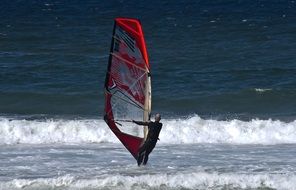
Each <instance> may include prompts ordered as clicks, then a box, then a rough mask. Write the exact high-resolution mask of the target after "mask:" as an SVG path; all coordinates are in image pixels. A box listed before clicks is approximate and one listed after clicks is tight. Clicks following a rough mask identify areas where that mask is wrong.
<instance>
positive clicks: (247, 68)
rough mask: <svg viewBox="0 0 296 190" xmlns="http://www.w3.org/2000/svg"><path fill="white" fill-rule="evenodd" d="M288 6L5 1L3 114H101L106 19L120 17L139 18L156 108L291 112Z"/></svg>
mask: <svg viewBox="0 0 296 190" xmlns="http://www.w3.org/2000/svg"><path fill="white" fill-rule="evenodd" d="M295 4H296V3H295V2H294V1H252V2H250V1H232V0H227V1H226V0H223V1H211V2H208V1H186V2H171V1H161V2H158V1H155V2H148V1H147V2H137V1H83V2H82V1H72V2H71V3H69V2H67V1H32V0H30V1H5V3H2V5H1V7H2V8H1V13H0V14H1V15H0V18H1V22H0V67H1V69H0V77H1V78H0V105H1V106H0V113H1V114H19V115H32V114H48V115H76V116H77V115H79V116H86V117H95V116H98V115H99V116H102V114H103V113H102V112H103V105H104V104H103V100H104V95H103V83H104V82H103V81H104V76H105V71H106V67H107V60H108V53H109V48H110V47H109V46H110V41H111V35H112V34H111V32H112V27H113V19H114V18H115V17H117V16H126V17H136V18H139V19H140V20H141V22H142V24H143V29H144V33H145V38H146V42H147V48H148V53H149V58H150V64H151V66H152V67H151V68H152V75H153V80H152V85H153V86H152V87H153V111H160V112H163V113H165V114H166V115H167V117H170V116H176V115H177V116H179V115H181V116H184V115H185V116H186V115H188V114H194V113H195V114H199V115H203V116H208V117H221V116H222V117H225V116H227V117H237V118H240V117H242V118H254V117H262V118H284V117H288V118H291V117H293V116H294V115H295V106H296V101H295V98H294V97H295V94H296V90H295V83H296V79H295V77H294V76H295V73H296V65H295V61H296V57H295V50H294V47H295V45H296V40H295V39H296V34H295V22H294V21H295V16H296V12H295V6H296V5H295ZM158 7H159V8H158Z"/></svg>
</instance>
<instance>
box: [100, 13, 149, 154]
mask: <svg viewBox="0 0 296 190" xmlns="http://www.w3.org/2000/svg"><path fill="white" fill-rule="evenodd" d="M150 112H151V80H150V65H149V62H148V54H147V50H146V45H145V40H144V35H143V31H142V26H141V23H140V21H139V20H137V19H133V18H116V19H115V22H114V28H113V36H112V42H111V50H110V55H109V63H108V69H107V73H106V79H105V116H104V119H105V121H106V123H107V124H108V126H109V128H110V129H111V130H112V131H113V133H114V134H115V135H116V136H117V138H118V139H119V140H120V141H121V142H122V144H123V145H124V146H125V147H126V148H127V149H128V150H129V152H130V153H131V154H132V155H133V157H134V158H136V159H137V155H138V150H139V147H140V146H141V144H142V143H143V141H144V139H145V135H146V133H147V128H146V129H145V128H144V130H143V126H137V125H135V124H133V123H131V122H126V121H127V120H139V121H148V120H149V117H150Z"/></svg>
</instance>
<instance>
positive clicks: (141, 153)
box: [137, 143, 147, 166]
mask: <svg viewBox="0 0 296 190" xmlns="http://www.w3.org/2000/svg"><path fill="white" fill-rule="evenodd" d="M146 148H147V144H146V143H144V144H143V145H142V146H141V148H140V150H139V153H138V159H137V163H138V166H140V165H141V164H142V163H143V159H144V156H145V154H146Z"/></svg>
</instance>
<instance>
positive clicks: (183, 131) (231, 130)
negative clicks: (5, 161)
mask: <svg viewBox="0 0 296 190" xmlns="http://www.w3.org/2000/svg"><path fill="white" fill-rule="evenodd" d="M163 124H164V125H163V129H162V131H161V133H160V137H159V138H160V141H159V143H162V144H165V143H168V144H183V143H234V144H283V143H296V121H293V122H289V123H285V122H282V121H278V120H276V121H274V120H259V119H253V120H251V121H240V120H230V121H217V120H212V119H207V120H205V119H202V118H200V117H198V116H194V117H191V118H188V119H170V120H165V119H164V120H163ZM105 142H108V143H119V141H118V139H117V138H116V137H115V135H114V134H113V133H112V132H111V130H110V129H109V128H108V126H107V125H106V124H105V122H104V121H103V120H44V121H37V120H30V121H29V120H17V119H15V120H9V119H7V118H0V144H17V143H21V144H51V143H66V144H73V143H76V144H77V143H78V144H79V143H105Z"/></svg>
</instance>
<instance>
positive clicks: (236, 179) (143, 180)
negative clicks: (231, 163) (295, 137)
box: [0, 172, 296, 190]
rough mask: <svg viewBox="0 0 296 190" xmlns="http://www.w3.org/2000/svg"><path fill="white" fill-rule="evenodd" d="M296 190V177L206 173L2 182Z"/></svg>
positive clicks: (2, 185) (16, 185)
mask: <svg viewBox="0 0 296 190" xmlns="http://www.w3.org/2000/svg"><path fill="white" fill-rule="evenodd" d="M45 187H51V188H63V189H69V188H70V189H92V188H98V189H122V190H124V189H225V188H226V189H253V188H254V189H255V188H274V189H281V190H288V189H289V190H294V189H296V176H295V175H293V174H235V173H230V174H218V173H206V172H193V173H176V174H149V175H148V174H146V175H137V176H127V175H120V174H115V175H106V176H99V177H94V178H92V179H80V178H78V177H74V176H71V175H66V176H61V177H57V178H49V179H47V178H40V179H33V180H30V179H14V180H12V181H8V182H0V189H20V188H23V189H24V188H25V189H38V188H40V189H44V188H45Z"/></svg>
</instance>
